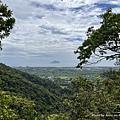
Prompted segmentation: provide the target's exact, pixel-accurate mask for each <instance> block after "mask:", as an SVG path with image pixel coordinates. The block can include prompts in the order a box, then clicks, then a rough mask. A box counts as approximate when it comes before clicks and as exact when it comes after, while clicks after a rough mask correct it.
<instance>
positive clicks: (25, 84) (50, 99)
mask: <svg viewBox="0 0 120 120" xmlns="http://www.w3.org/2000/svg"><path fill="white" fill-rule="evenodd" d="M0 90H3V91H9V92H10V93H11V94H12V95H15V96H20V97H22V98H27V99H29V100H32V101H35V104H36V106H35V109H36V110H37V111H39V112H41V113H47V112H48V113H57V112H59V111H60V109H61V107H62V104H61V102H62V94H63V93H64V90H63V89H62V88H60V87H59V86H57V85H56V84H54V83H52V82H51V81H49V80H46V79H41V78H39V77H37V76H33V75H30V74H28V73H24V72H21V71H19V70H16V69H13V68H11V67H9V66H6V65H4V64H2V63H1V64H0Z"/></svg>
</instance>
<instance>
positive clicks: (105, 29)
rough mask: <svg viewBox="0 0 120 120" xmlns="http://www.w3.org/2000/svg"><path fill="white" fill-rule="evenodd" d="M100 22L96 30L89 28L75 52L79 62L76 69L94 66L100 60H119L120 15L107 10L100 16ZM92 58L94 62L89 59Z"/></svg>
mask: <svg viewBox="0 0 120 120" xmlns="http://www.w3.org/2000/svg"><path fill="white" fill-rule="evenodd" d="M100 17H101V18H102V22H101V23H100V24H101V26H100V28H98V29H94V27H93V26H92V27H89V28H88V30H87V32H86V35H87V39H86V40H85V41H84V42H83V43H82V45H81V46H79V47H78V49H77V50H76V51H75V53H78V54H79V56H78V57H77V59H79V60H80V62H79V64H78V65H77V67H78V68H79V67H80V68H81V67H82V66H83V64H95V63H98V62H100V61H101V60H103V59H105V60H117V62H116V63H117V64H119V60H120V13H113V12H112V9H111V8H110V9H108V10H107V11H106V12H105V13H104V14H101V15H100ZM92 57H94V62H93V61H92V62H91V61H90V59H91V58H92Z"/></svg>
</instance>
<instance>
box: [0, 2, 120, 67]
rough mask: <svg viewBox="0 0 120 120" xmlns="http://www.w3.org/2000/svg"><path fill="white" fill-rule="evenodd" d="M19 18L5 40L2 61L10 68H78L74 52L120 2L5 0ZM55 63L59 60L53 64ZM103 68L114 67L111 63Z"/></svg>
mask: <svg viewBox="0 0 120 120" xmlns="http://www.w3.org/2000/svg"><path fill="white" fill-rule="evenodd" d="M2 2H3V3H6V4H7V5H8V6H9V9H11V10H13V16H14V17H15V19H16V23H15V26H14V29H13V30H12V32H11V34H10V36H9V37H8V38H5V39H4V40H3V42H2V43H3V50H2V51H1V56H0V62H2V63H5V64H6V65H10V66H40V67H41V66H42V67H46V66H55V67H59V66H60V67H68V66H70V67H71V66H72V67H74V66H76V65H77V63H78V62H79V61H78V60H77V56H78V55H75V54H74V51H75V50H76V49H77V48H78V46H79V45H81V43H82V42H83V41H84V40H85V39H86V35H85V32H86V31H87V28H88V27H90V26H95V28H98V27H99V26H100V24H99V23H100V21H101V19H100V17H99V15H100V14H102V13H104V12H105V11H106V10H107V9H108V8H109V7H111V8H112V9H113V12H116V13H118V12H119V11H120V0H2ZM52 61H59V62H58V63H56V64H53V63H54V62H52ZM99 65H112V63H109V62H107V61H104V62H102V63H101V64H99Z"/></svg>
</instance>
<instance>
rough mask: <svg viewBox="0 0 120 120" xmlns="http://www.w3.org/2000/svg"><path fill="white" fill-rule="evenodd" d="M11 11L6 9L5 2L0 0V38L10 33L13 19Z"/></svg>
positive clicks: (0, 45)
mask: <svg viewBox="0 0 120 120" xmlns="http://www.w3.org/2000/svg"><path fill="white" fill-rule="evenodd" d="M12 14H13V13H12V11H11V10H9V9H8V6H7V5H6V4H3V3H2V2H1V0H0V39H1V40H2V39H3V38H5V37H8V36H9V35H10V31H11V29H12V28H13V25H14V23H15V19H14V18H13V17H12ZM1 40H0V49H1V50H2V44H1Z"/></svg>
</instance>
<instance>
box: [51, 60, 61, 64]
mask: <svg viewBox="0 0 120 120" xmlns="http://www.w3.org/2000/svg"><path fill="white" fill-rule="evenodd" d="M59 63H60V61H57V60H54V61H52V62H50V64H59Z"/></svg>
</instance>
